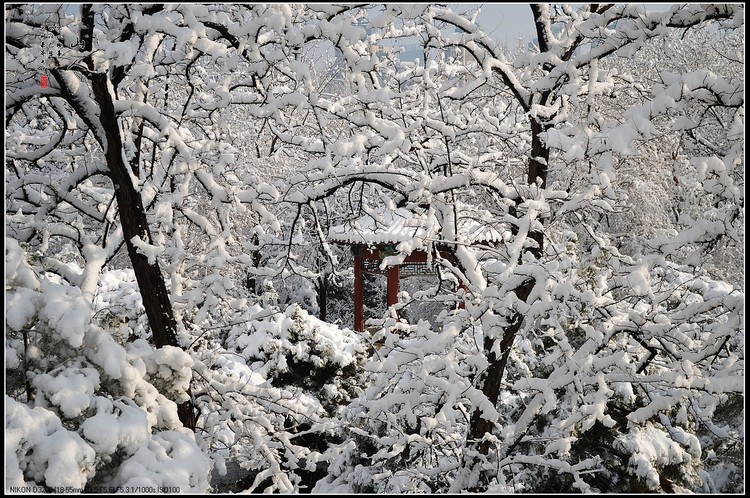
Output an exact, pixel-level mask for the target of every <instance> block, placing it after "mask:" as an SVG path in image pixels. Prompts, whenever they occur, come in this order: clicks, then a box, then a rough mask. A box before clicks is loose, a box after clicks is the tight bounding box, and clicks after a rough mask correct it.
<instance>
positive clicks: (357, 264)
mask: <svg viewBox="0 0 750 498" xmlns="http://www.w3.org/2000/svg"><path fill="white" fill-rule="evenodd" d="M354 251H355V252H354V329H355V330H357V331H359V332H364V330H365V305H364V293H363V290H364V284H363V282H362V249H361V248H359V247H355V248H354Z"/></svg>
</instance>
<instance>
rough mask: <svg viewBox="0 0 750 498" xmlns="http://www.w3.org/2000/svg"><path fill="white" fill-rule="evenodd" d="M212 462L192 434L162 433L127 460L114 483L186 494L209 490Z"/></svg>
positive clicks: (115, 484)
mask: <svg viewBox="0 0 750 498" xmlns="http://www.w3.org/2000/svg"><path fill="white" fill-rule="evenodd" d="M209 470H210V460H209V459H208V457H207V456H206V455H205V454H203V452H202V451H201V450H200V448H199V447H198V446H197V445H196V444H195V438H194V436H193V435H192V434H189V433H188V434H183V433H180V432H175V431H168V432H160V433H158V434H155V435H154V436H153V437H151V438H150V439H149V441H148V444H146V445H143V446H141V447H139V448H138V450H137V451H136V452H135V453H134V454H133V455H132V456H131V457H130V458H128V459H126V460H125V461H124V462H123V463H122V464H121V465H120V468H119V470H118V471H117V475H116V476H115V478H114V480H113V481H112V485H114V486H122V487H124V488H125V487H131V488H132V487H139V486H141V487H146V486H148V487H151V488H154V487H156V488H158V487H172V488H176V489H179V490H180V492H183V493H205V492H206V491H207V490H208V479H207V476H208V473H209Z"/></svg>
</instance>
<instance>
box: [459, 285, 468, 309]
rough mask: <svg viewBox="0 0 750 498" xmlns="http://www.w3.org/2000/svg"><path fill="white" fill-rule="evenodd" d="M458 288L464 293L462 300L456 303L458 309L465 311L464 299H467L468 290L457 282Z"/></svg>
mask: <svg viewBox="0 0 750 498" xmlns="http://www.w3.org/2000/svg"><path fill="white" fill-rule="evenodd" d="M458 288H459V289H460V290H462V291H464V298H463V299H461V300H460V301H459V302H458V309H460V310H465V309H466V299H467V298H468V297H469V288H468V287H466V286H465V285H464V283H463V282H459V284H458Z"/></svg>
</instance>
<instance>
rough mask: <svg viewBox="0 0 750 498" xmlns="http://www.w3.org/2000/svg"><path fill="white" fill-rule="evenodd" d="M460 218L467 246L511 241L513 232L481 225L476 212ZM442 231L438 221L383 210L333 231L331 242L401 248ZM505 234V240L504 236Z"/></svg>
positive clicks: (422, 216)
mask: <svg viewBox="0 0 750 498" xmlns="http://www.w3.org/2000/svg"><path fill="white" fill-rule="evenodd" d="M471 214H472V215H474V216H472V217H471V218H469V217H463V218H461V217H459V221H458V225H459V234H460V235H461V236H462V238H463V239H464V240H466V242H468V243H470V244H473V243H487V242H502V241H503V240H507V238H508V235H509V234H510V232H509V231H507V230H505V229H503V230H498V229H496V228H495V227H493V226H492V224H491V222H487V221H484V222H480V221H479V220H478V219H477V217H476V214H477V213H476V212H472V213H471ZM439 232H440V228H439V226H438V224H437V221H436V220H435V218H434V217H430V218H428V217H427V216H426V215H424V214H417V213H414V212H412V211H409V210H408V209H403V208H399V209H396V210H395V211H392V210H383V211H380V212H372V213H368V214H366V215H364V216H361V217H360V218H357V219H355V220H353V221H352V220H348V221H346V222H344V224H342V225H336V226H333V227H331V229H330V230H329V232H328V239H329V240H331V241H332V242H339V243H344V244H398V243H400V242H406V241H411V240H415V239H427V238H433V239H434V238H436V237H439V235H438V234H439ZM504 234H505V236H504Z"/></svg>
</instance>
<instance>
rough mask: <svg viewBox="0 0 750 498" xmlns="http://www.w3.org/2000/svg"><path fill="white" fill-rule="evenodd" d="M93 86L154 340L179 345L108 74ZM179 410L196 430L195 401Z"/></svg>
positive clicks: (86, 13) (95, 78) (88, 19)
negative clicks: (149, 248) (149, 250)
mask: <svg viewBox="0 0 750 498" xmlns="http://www.w3.org/2000/svg"><path fill="white" fill-rule="evenodd" d="M82 13H83V19H84V23H85V25H86V27H87V29H85V30H83V31H84V33H82V34H83V35H84V38H85V40H84V41H85V42H87V43H88V44H90V36H91V34H90V32H92V31H93V15H92V12H91V7H90V6H89V5H86V6H84V8H83V10H82ZM90 77H91V86H92V90H93V92H94V98H95V100H96V103H97V104H98V106H99V122H100V123H101V126H102V130H103V133H104V137H101V138H102V139H103V140H104V142H105V143H103V144H102V145H103V146H104V148H105V157H106V161H107V165H108V167H109V171H110V177H111V178H112V182H113V183H114V188H115V198H116V199H117V207H118V211H119V216H120V223H121V224H122V231H123V235H124V237H125V244H126V246H127V250H128V255H129V256H130V262H131V264H132V265H133V271H134V272H135V277H136V280H137V281H138V288H139V289H140V292H141V297H142V298H143V306H144V307H145V308H146V316H147V317H148V323H149V326H150V327H151V332H152V334H153V342H154V345H155V346H156V347H163V346H176V347H180V346H179V344H178V342H177V334H176V331H177V322H176V320H175V318H174V314H173V312H172V303H171V301H170V299H169V293H168V292H167V286H166V284H165V282H164V277H163V276H162V273H161V268H160V267H159V262H158V261H156V260H153V261H149V259H148V257H147V256H145V255H144V254H142V253H140V252H139V251H138V248H137V247H136V245H135V244H134V243H133V239H134V237H139V238H140V239H141V240H142V241H143V242H146V243H148V244H151V243H152V239H151V231H150V230H149V227H148V220H147V219H146V210H145V209H144V207H143V201H142V199H141V195H140V193H139V192H138V191H137V190H136V189H135V186H134V185H133V181H132V180H131V178H130V172H129V170H128V167H127V166H126V164H125V159H124V158H123V146H122V137H121V135H120V126H119V123H118V122H117V115H116V114H115V107H114V103H113V99H112V94H111V92H110V89H109V81H108V76H107V74H106V73H97V72H92V73H91V76H90ZM177 412H178V414H179V417H180V421H182V423H183V425H184V426H185V427H188V428H190V429H191V430H194V429H195V414H194V410H193V404H192V401H187V402H184V403H181V404H178V409H177Z"/></svg>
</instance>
